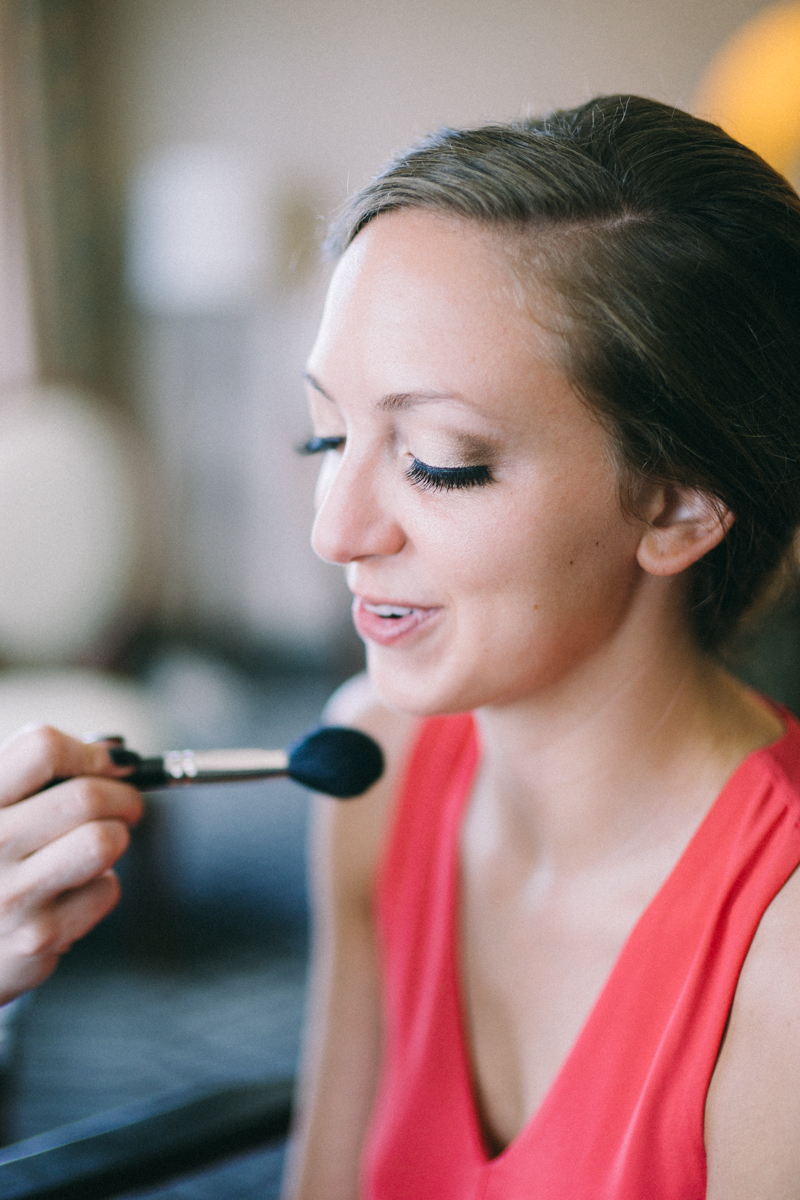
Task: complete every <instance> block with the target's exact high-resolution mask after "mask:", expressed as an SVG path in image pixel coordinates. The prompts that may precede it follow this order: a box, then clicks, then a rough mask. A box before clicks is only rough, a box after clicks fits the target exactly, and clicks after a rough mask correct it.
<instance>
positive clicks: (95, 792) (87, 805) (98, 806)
mask: <svg viewBox="0 0 800 1200" xmlns="http://www.w3.org/2000/svg"><path fill="white" fill-rule="evenodd" d="M69 791H70V799H71V804H72V809H73V812H74V814H75V816H76V817H77V818H78V819H79V820H83V821H92V820H96V819H97V818H98V817H100V816H101V815H102V813H103V809H104V804H103V799H104V797H103V793H102V790H101V788H100V787H99V786H98V784H97V783H96V782H95V781H94V780H91V779H87V778H78V779H71V780H70V783H69Z"/></svg>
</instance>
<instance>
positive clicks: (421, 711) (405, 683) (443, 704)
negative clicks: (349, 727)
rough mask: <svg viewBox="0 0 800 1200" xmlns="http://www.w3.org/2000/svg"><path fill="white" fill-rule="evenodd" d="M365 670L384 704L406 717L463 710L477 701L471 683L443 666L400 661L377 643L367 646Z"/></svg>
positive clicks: (445, 713) (467, 709)
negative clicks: (405, 714)
mask: <svg viewBox="0 0 800 1200" xmlns="http://www.w3.org/2000/svg"><path fill="white" fill-rule="evenodd" d="M367 671H368V672H369V677H370V680H371V682H372V684H373V686H374V688H375V690H376V691H377V692H378V694H379V696H380V697H381V699H382V700H383V702H384V704H386V705H387V706H388V707H389V708H394V709H396V710H397V711H398V712H404V713H408V714H409V715H410V716H414V717H436V716H445V715H447V714H449V713H458V712H467V711H469V710H471V709H473V708H475V707H477V706H478V705H480V703H481V700H480V698H479V696H478V692H479V689H476V687H475V686H474V683H473V684H472V685H470V683H469V682H468V681H467V680H465V679H464V678H463V676H460V677H459V673H455V672H451V671H448V670H447V668H446V666H445V665H443V664H434V663H432V662H427V663H419V662H416V663H411V662H404V661H402V660H401V659H400V657H399V656H393V655H392V654H391V653H387V652H386V651H385V650H384V649H383V648H382V647H380V646H373V645H368V646H367Z"/></svg>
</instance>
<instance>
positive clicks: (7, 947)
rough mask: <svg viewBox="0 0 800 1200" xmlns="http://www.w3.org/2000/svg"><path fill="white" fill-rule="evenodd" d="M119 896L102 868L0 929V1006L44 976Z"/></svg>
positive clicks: (113, 878) (113, 881)
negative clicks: (78, 885) (0, 949)
mask: <svg viewBox="0 0 800 1200" xmlns="http://www.w3.org/2000/svg"><path fill="white" fill-rule="evenodd" d="M119 895H120V887H119V881H118V880H117V877H116V875H114V873H113V871H107V872H105V873H104V874H103V875H101V876H100V877H99V878H97V879H93V880H91V882H89V883H87V884H85V885H84V886H83V887H81V888H78V889H76V890H74V891H72V892H67V893H66V894H65V895H63V896H59V897H58V898H57V899H56V900H55V901H53V903H52V904H50V905H49V906H47V907H46V908H43V909H40V910H38V911H36V912H35V913H32V914H31V915H30V916H29V917H28V918H27V919H25V920H23V921H21V922H20V923H19V924H17V925H16V926H15V927H13V928H8V929H4V930H2V935H1V936H0V945H1V946H2V954H0V1004H4V1003H5V1002H6V1001H7V1000H11V999H13V998H14V997H15V996H18V995H20V993H22V992H25V991H28V990H29V989H30V988H32V987H36V986H37V984H39V983H41V982H42V981H43V980H44V979H46V978H47V976H48V975H49V974H50V973H51V972H52V971H53V969H54V968H55V966H56V964H57V963H58V959H59V956H60V955H61V954H63V953H64V952H65V951H67V950H69V948H70V946H71V945H72V944H73V942H75V941H77V940H78V938H81V937H83V935H84V934H85V933H88V932H89V930H90V929H92V928H93V927H94V926H95V925H96V924H97V922H98V921H101V920H102V919H103V917H105V916H106V915H107V914H108V913H109V912H110V911H111V909H112V908H113V907H114V905H115V904H116V903H117V901H118V900H119Z"/></svg>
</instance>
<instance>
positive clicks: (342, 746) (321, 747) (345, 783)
mask: <svg viewBox="0 0 800 1200" xmlns="http://www.w3.org/2000/svg"><path fill="white" fill-rule="evenodd" d="M383 766H384V763H383V751H382V750H381V748H380V746H379V745H378V743H377V742H375V741H373V739H372V738H371V737H368V736H367V734H366V733H362V732H361V731H360V730H359V729H347V728H345V726H343V725H322V726H320V728H319V729H315V730H313V731H312V732H311V733H308V734H306V735H305V737H302V738H300V739H299V740H298V741H296V742H295V743H294V745H292V746H290V748H289V775H290V776H291V778H292V779H294V780H296V781H297V782H298V783H302V784H303V785H304V787H307V788H311V789H312V790H313V791H315V792H324V793H325V794H326V795H328V796H338V797H339V799H341V800H347V799H350V798H351V797H353V796H360V795H361V794H362V793H363V792H365V791H366V790H367V788H370V787H372V785H373V783H376V782H377V781H378V780H379V779H380V777H381V775H382V774H383Z"/></svg>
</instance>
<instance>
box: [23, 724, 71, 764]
mask: <svg viewBox="0 0 800 1200" xmlns="http://www.w3.org/2000/svg"><path fill="white" fill-rule="evenodd" d="M27 736H28V737H29V738H30V740H31V745H32V747H33V748H34V750H35V751H36V752H37V753H38V755H39V756H40V757H41V758H43V759H45V760H46V761H47V762H48V763H54V762H57V760H58V758H59V756H60V753H61V749H62V747H63V744H64V735H63V733H59V731H58V730H57V729H54V728H53V726H52V725H38V726H37V727H36V728H35V729H32V730H31V731H30V733H29V734H28V735H27Z"/></svg>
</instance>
